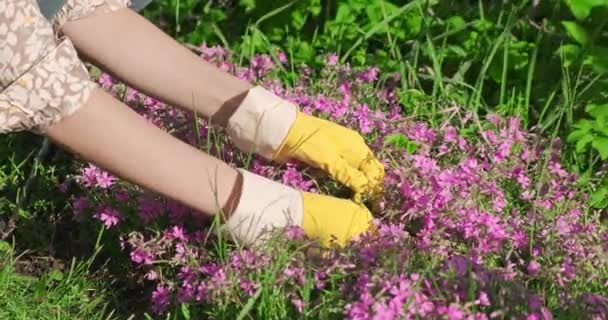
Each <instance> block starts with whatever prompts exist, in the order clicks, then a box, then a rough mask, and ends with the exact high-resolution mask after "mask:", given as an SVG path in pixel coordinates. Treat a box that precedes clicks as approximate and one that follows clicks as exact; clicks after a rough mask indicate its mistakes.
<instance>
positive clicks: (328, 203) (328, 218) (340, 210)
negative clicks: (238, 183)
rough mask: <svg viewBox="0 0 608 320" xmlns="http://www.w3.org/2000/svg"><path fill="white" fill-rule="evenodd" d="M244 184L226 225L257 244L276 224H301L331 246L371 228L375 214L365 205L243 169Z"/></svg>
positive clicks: (311, 235) (235, 234)
mask: <svg viewBox="0 0 608 320" xmlns="http://www.w3.org/2000/svg"><path fill="white" fill-rule="evenodd" d="M239 172H240V173H241V175H242V177H243V185H242V190H241V195H240V198H239V202H238V205H237V207H236V209H235V210H234V212H233V213H232V215H231V216H230V218H228V219H227V221H226V223H225V225H224V227H223V229H224V230H225V231H227V232H228V233H229V234H230V235H231V236H232V237H233V239H235V240H237V241H239V242H241V243H243V244H245V245H249V244H253V243H255V242H258V241H259V240H265V239H267V236H268V235H270V234H271V233H269V232H267V231H271V230H273V229H274V228H285V227H288V226H298V227H300V228H302V229H303V230H304V233H305V234H306V235H307V236H308V237H309V238H311V239H315V240H318V241H319V243H320V244H321V245H322V246H324V247H327V246H329V245H330V244H331V243H332V239H333V240H334V243H335V244H337V245H340V246H343V245H345V244H346V243H347V242H348V241H349V240H351V239H352V238H353V237H355V236H357V235H359V234H361V233H362V232H364V231H366V230H368V228H370V226H371V221H372V215H371V213H370V212H369V211H368V210H367V208H365V207H364V206H363V205H359V204H356V203H355V202H353V201H350V200H345V199H339V198H334V197H330V196H325V195H320V194H314V193H309V192H301V191H299V190H296V189H294V188H292V187H289V186H286V185H284V184H281V183H278V182H276V181H273V180H270V179H268V178H264V177H262V176H259V175H257V174H254V173H252V172H249V171H246V170H243V169H239Z"/></svg>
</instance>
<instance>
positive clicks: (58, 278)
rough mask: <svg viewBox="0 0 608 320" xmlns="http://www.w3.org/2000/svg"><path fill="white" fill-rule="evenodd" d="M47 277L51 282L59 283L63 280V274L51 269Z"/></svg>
mask: <svg viewBox="0 0 608 320" xmlns="http://www.w3.org/2000/svg"><path fill="white" fill-rule="evenodd" d="M48 277H49V279H50V280H53V281H61V280H63V272H61V271H59V270H57V269H53V270H51V271H49V273H48Z"/></svg>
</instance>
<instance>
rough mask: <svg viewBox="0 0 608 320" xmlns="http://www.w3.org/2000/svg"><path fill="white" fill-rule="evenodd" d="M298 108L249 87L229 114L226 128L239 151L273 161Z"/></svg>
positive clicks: (273, 95) (269, 93)
mask: <svg viewBox="0 0 608 320" xmlns="http://www.w3.org/2000/svg"><path fill="white" fill-rule="evenodd" d="M298 111H299V110H298V107H297V106H296V105H295V104H293V103H291V102H289V101H287V100H284V99H282V98H280V97H278V96H277V95H275V94H274V93H272V92H270V91H268V90H266V89H264V88H262V87H260V86H256V87H253V88H251V89H250V90H249V92H248V93H247V96H246V97H245V99H243V102H242V103H241V104H240V105H239V107H238V108H237V110H236V111H235V113H234V114H233V115H232V117H230V119H229V120H228V125H227V126H226V131H227V133H228V136H229V137H230V138H231V140H232V141H233V142H234V144H235V145H236V147H237V148H239V150H241V151H243V152H247V153H249V152H251V153H254V154H257V155H260V156H262V157H264V158H266V159H267V160H272V158H273V156H274V155H275V154H276V153H277V151H278V150H279V148H280V147H281V145H282V143H283V141H284V140H285V138H286V137H287V134H288V133H289V130H290V129H291V127H292V126H293V124H294V122H295V120H296V116H297V114H298Z"/></svg>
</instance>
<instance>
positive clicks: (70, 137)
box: [47, 89, 240, 214]
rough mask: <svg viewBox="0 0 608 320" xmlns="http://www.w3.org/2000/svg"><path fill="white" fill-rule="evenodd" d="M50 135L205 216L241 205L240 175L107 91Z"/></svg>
mask: <svg viewBox="0 0 608 320" xmlns="http://www.w3.org/2000/svg"><path fill="white" fill-rule="evenodd" d="M47 134H48V136H49V137H50V138H51V139H52V140H54V141H55V142H57V143H59V144H61V145H63V146H64V147H66V148H67V149H70V150H72V151H74V152H75V153H77V154H79V155H81V156H82V157H83V158H85V159H86V160H88V161H91V162H93V163H95V164H97V165H99V166H100V167H103V168H105V169H107V170H109V171H111V172H113V173H114V174H116V175H117V176H119V177H121V178H123V179H126V180H128V181H131V182H133V183H135V184H137V185H140V186H142V187H145V188H148V189H150V190H153V191H155V192H158V193H160V194H162V195H164V196H167V197H169V198H172V199H174V200H177V201H180V202H182V203H184V204H185V205H188V206H190V207H191V208H194V209H197V210H199V211H202V212H204V213H208V214H215V213H216V212H218V211H219V208H222V207H223V208H228V207H231V206H232V201H233V200H234V199H235V198H236V199H238V195H237V194H235V193H238V192H239V190H238V188H239V187H240V186H239V184H238V183H237V181H238V180H239V177H238V172H237V171H236V170H235V169H233V168H231V167H230V166H228V165H227V164H226V163H224V162H222V161H220V160H219V159H216V158H214V157H211V156H210V155H208V154H205V153H203V152H200V151H199V150H197V149H195V148H194V147H191V146H190V145H188V144H186V143H184V142H182V141H180V140H178V139H177V138H174V137H172V136H171V135H169V134H168V133H166V132H164V131H162V130H161V129H159V128H157V127H155V126H153V125H152V124H149V123H148V122H146V120H144V119H143V118H142V117H140V116H139V115H138V114H137V113H135V112H134V111H133V110H132V109H130V108H129V107H127V106H126V105H124V104H122V103H121V102H120V101H118V100H116V99H115V98H113V97H112V96H111V95H109V94H108V93H106V92H104V91H103V90H101V89H98V90H96V91H95V92H94V93H93V95H92V97H91V99H89V100H88V102H87V104H86V105H85V106H83V107H82V108H81V110H79V111H78V112H77V113H75V114H74V115H73V116H71V117H68V118H66V119H63V120H62V121H61V122H59V123H58V124H56V125H54V126H52V127H50V128H49V129H48V130H47ZM228 211H230V210H228Z"/></svg>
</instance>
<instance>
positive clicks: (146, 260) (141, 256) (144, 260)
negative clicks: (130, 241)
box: [130, 248, 154, 264]
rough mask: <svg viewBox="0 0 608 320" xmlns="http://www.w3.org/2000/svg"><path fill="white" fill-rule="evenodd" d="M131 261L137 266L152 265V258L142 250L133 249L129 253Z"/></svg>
mask: <svg viewBox="0 0 608 320" xmlns="http://www.w3.org/2000/svg"><path fill="white" fill-rule="evenodd" d="M130 256H131V260H132V261H133V262H135V263H137V264H152V261H153V259H154V256H153V255H152V254H151V253H149V252H147V251H145V250H143V249H139V248H137V249H135V250H133V251H131V253H130Z"/></svg>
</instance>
